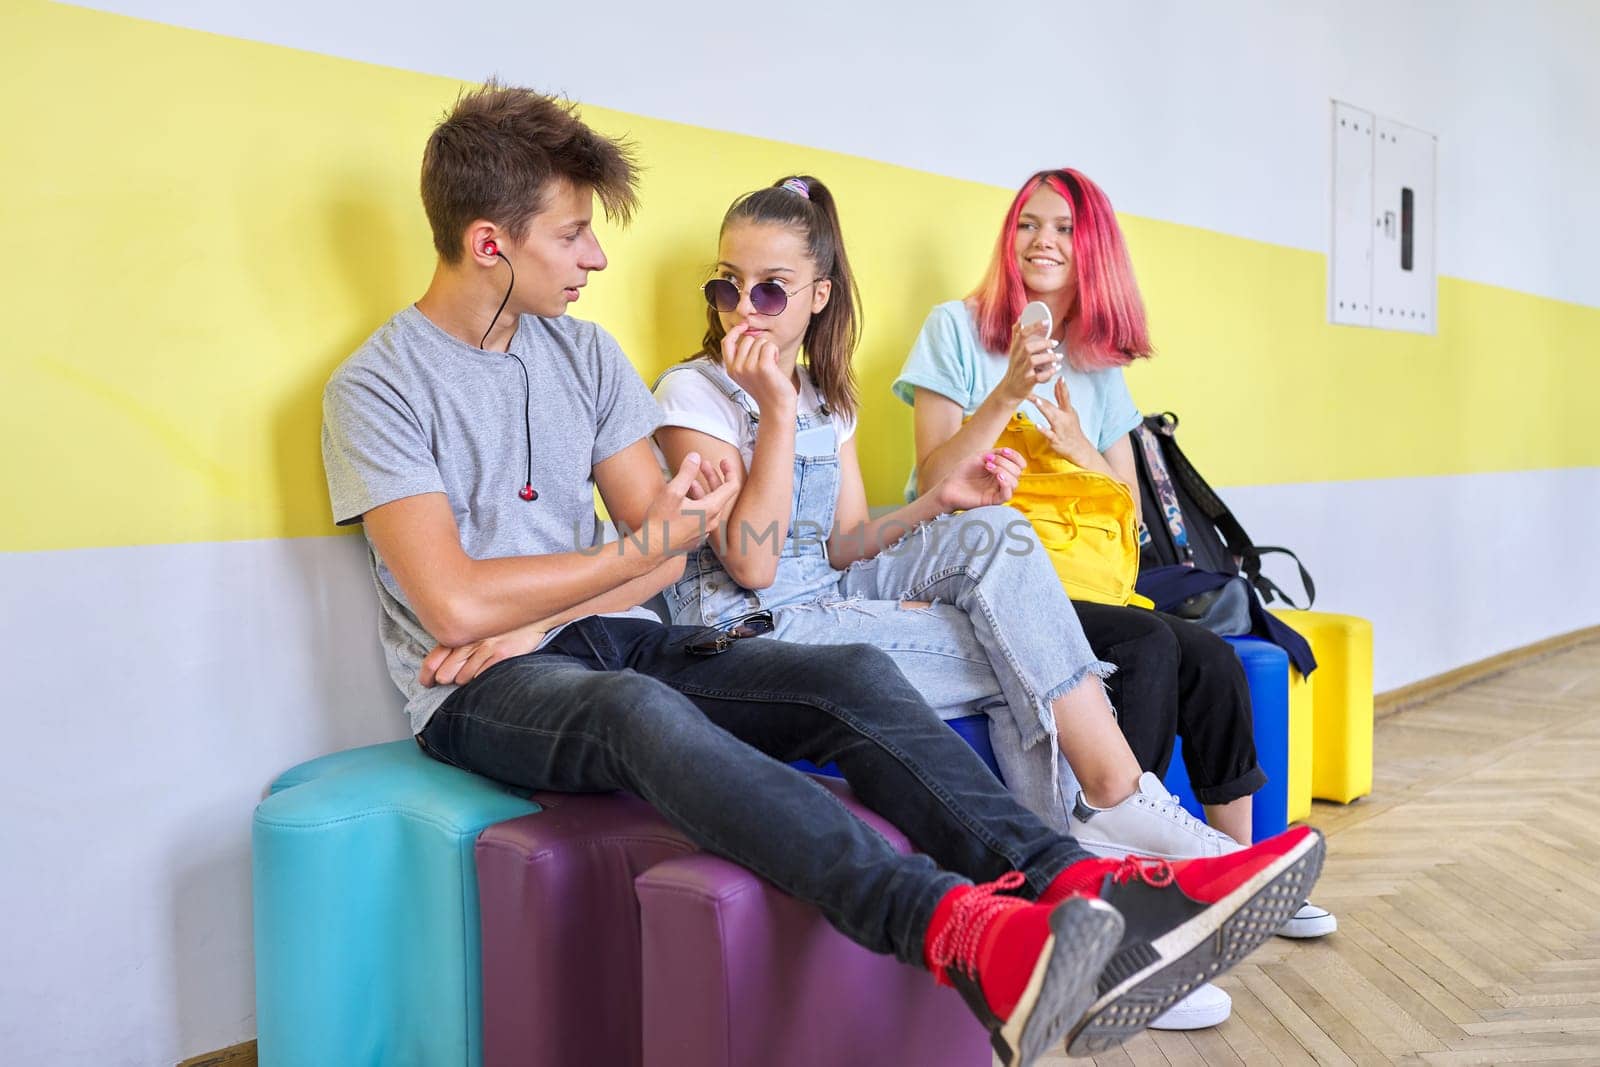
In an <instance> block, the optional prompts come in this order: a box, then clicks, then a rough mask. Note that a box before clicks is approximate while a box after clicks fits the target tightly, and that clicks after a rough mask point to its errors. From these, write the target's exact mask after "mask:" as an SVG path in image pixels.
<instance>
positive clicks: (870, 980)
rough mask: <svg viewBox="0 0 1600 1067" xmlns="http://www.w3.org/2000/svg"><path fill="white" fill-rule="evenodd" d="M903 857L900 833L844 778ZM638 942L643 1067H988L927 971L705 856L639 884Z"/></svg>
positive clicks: (984, 1042) (982, 1039) (983, 1037)
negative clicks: (867, 945)
mask: <svg viewBox="0 0 1600 1067" xmlns="http://www.w3.org/2000/svg"><path fill="white" fill-rule="evenodd" d="M824 784H826V785H827V786H828V787H829V788H832V789H834V791H835V792H837V793H838V794H839V796H840V799H841V800H843V801H844V803H845V805H846V806H847V807H848V808H850V810H851V811H853V812H855V813H856V815H858V816H860V817H861V818H862V819H864V820H865V821H866V822H868V823H869V824H870V825H872V826H873V828H875V829H876V830H877V831H878V832H879V833H881V834H883V836H884V837H885V838H886V839H887V840H888V841H889V843H890V844H892V845H893V846H894V847H895V848H897V849H899V850H900V851H902V852H909V851H911V846H910V844H909V843H908V842H907V841H906V839H905V836H904V835H903V834H901V833H900V832H899V831H898V830H896V829H895V828H894V827H892V826H890V825H889V824H888V823H887V822H885V821H884V820H883V819H882V818H881V817H879V816H878V815H876V814H874V813H872V812H870V811H868V810H867V809H865V808H863V807H862V806H861V805H860V804H858V803H856V801H855V800H854V799H853V798H852V797H851V795H850V792H849V790H848V789H847V788H846V787H845V786H844V785H843V784H842V783H838V782H826V783H824ZM635 888H636V890H637V893H638V898H639V912H640V926H641V932H642V935H643V946H644V954H643V977H642V988H643V995H644V1061H643V1064H644V1067H691V1065H692V1067H744V1065H747V1064H761V1065H762V1067H816V1065H818V1064H828V1065H829V1067H854V1065H858V1064H859V1065H862V1067H865V1065H867V1064H873V1065H878V1064H891V1063H892V1064H917V1065H918V1067H988V1065H989V1064H991V1063H992V1062H993V1055H992V1053H991V1052H990V1050H989V1040H988V1035H987V1034H986V1033H985V1032H984V1029H983V1027H982V1026H980V1025H979V1023H978V1021H977V1019H975V1018H974V1017H973V1015H972V1013H971V1012H970V1011H969V1010H968V1009H967V1007H966V1005H965V1004H963V1003H962V1002H961V998H960V996H959V995H957V993H956V992H955V991H954V990H952V989H949V988H947V987H943V986H938V985H935V984H934V982H933V979H932V978H931V977H930V976H929V975H928V974H927V973H926V972H925V971H924V970H923V969H922V968H920V967H908V966H906V965H905V964H903V963H899V962H897V961H896V960H894V959H893V958H892V957H889V956H880V955H878V954H876V953H873V952H868V951H867V950H866V949H864V948H861V947H860V946H859V945H856V944H855V943H854V942H852V941H850V940H849V939H847V938H846V937H845V936H844V935H843V934H841V933H839V932H838V931H837V930H835V929H834V928H833V927H832V926H831V925H829V924H828V921H827V920H826V919H824V918H823V917H822V915H821V914H820V913H819V912H818V911H817V910H816V908H814V907H812V906H810V905H808V904H804V903H801V902H800V901H798V900H796V899H795V898H794V897H791V896H789V895H788V894H786V893H783V892H780V891H779V890H777V889H774V888H773V887H772V886H771V885H770V884H768V883H767V882H765V881H763V880H762V879H760V878H758V877H757V876H756V875H754V874H751V873H750V872H749V871H746V870H745V869H744V868H742V867H739V866H737V865H735V864H733V863H730V862H728V861H726V860H723V859H719V858H717V857H715V856H711V855H708V854H706V853H695V854H694V855H689V856H681V857H678V858H676V859H670V860H666V861H665V862H663V863H659V864H657V865H656V866H654V867H652V868H651V869H650V870H648V871H646V872H645V873H644V874H642V875H641V876H640V877H639V878H638V880H637V881H636V883H635Z"/></svg>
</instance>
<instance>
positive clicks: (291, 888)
mask: <svg viewBox="0 0 1600 1067" xmlns="http://www.w3.org/2000/svg"><path fill="white" fill-rule="evenodd" d="M538 810H539V806H538V805H537V804H535V803H533V802H532V801H530V800H527V799H525V798H523V797H520V796H517V795H515V794H514V793H512V792H511V791H509V790H507V789H505V788H503V787H501V786H498V785H496V784H495V783H493V782H491V781H489V780H488V779H485V778H480V777H478V776H476V775H472V774H468V773H467V772H465V771H461V770H457V769H455V768H454V767H447V766H445V765H444V764H441V763H438V762H436V761H434V760H431V759H429V758H428V757H427V756H425V755H423V753H422V751H421V750H420V749H418V748H417V745H416V743H415V742H414V741H409V740H408V741H395V742H391V743H389V744H384V745H372V746H370V747H367V748H357V749H351V750H349V751H347V752H337V753H334V754H333V755H331V756H324V757H322V758H321V759H315V760H312V761H310V762H309V763H302V764H300V765H299V766H298V767H295V768H293V769H291V770H289V771H286V772H285V773H284V774H282V775H281V776H279V778H278V779H277V780H276V781H275V782H273V783H272V786H271V789H270V795H269V796H268V797H267V798H266V799H265V800H263V801H262V802H261V803H260V804H259V805H258V806H257V807H256V814H255V824H254V828H253V831H252V839H253V851H254V855H253V861H252V865H253V877H254V884H255V955H256V1026H257V1033H258V1038H257V1040H258V1046H257V1048H258V1052H259V1056H260V1062H261V1064H262V1065H263V1067H327V1065H330V1064H338V1065H340V1067H364V1065H373V1067H377V1065H382V1067H413V1065H414V1067H456V1065H463V1067H479V1065H480V1064H481V1063H482V1060H483V1041H482V1032H481V1031H482V1008H481V994H482V974H481V970H480V966H479V935H478V876H477V868H476V866H475V865H474V862H473V845H474V843H475V842H476V840H477V837H478V832H479V831H481V830H482V829H484V828H485V827H487V826H489V825H491V824H493V823H497V822H503V821H505V820H506V819H515V818H518V817H519V816H523V815H528V814H530V813H532V812H535V811H538Z"/></svg>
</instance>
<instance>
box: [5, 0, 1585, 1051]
mask: <svg viewBox="0 0 1600 1067" xmlns="http://www.w3.org/2000/svg"><path fill="white" fill-rule="evenodd" d="M92 6H98V7H101V8H103V9H105V10H109V11H119V12H124V13H128V14H133V15H137V16H140V17H145V18H152V19H157V20H160V21H167V22H172V23H176V24H179V25H185V26H191V27H195V28H199V29H205V30H211V31H215V32H219V33H226V34H232V35H238V36H244V37H249V38H254V39H258V40H262V41H267V42H273V43H277V44H283V45H288V46H292V47H296V48H303V49H310V50H313V51H319V52H326V53H330V54H334V55H339V56H346V57H350V58H354V59H361V60H367V61H372V62H378V63H383V64H389V65H393V66H400V67H405V68H410V69H415V70H422V71H429V72H434V73H441V74H448V75H454V76H458V77H460V78H463V79H472V80H475V79H478V78H481V77H482V76H484V75H485V74H487V73H489V72H496V71H497V72H499V73H500V74H501V75H503V76H504V77H506V78H507V79H509V80H514V81H520V82H525V83H529V84H534V85H538V86H541V87H545V88H551V89H560V90H565V91H566V92H568V93H569V94H571V95H573V96H575V97H577V98H580V99H582V100H585V101H588V102H592V103H595V104H600V105H606V106H610V107H615V108H618V109H623V110H627V111H633V112H636V113H642V114H647V115H651V116H656V117H663V118H669V119H676V120H680V121H684V122H690V123H696V124H699V125H705V126H712V127H717V128H722V129H729V130H740V131H746V132H750V133H754V134H760V135H762V136H765V137H771V138H778V139H784V140H789V141H794V142H800V143H805V144H810V145H816V146H820V147H826V148H832V149H839V150H843V151H848V152H854V153H857V154H860V155H865V156H870V157H874V158H878V159H884V160H888V161H891V162H895V163H901V164H905V165H908V166H913V167H918V168H922V169H926V170H930V171H935V172H940V173H944V174H950V175H957V176H961V177H967V178H973V179H978V180H983V181H988V182H992V183H995V184H997V185H1002V186H1011V185H1013V184H1015V183H1016V182H1017V180H1018V179H1019V178H1020V177H1021V176H1023V175H1024V174H1026V173H1027V172H1029V171H1031V170H1033V169H1034V168H1036V167H1037V166H1040V165H1046V164H1054V163H1071V164H1074V165H1078V166H1081V167H1082V168H1083V169H1084V170H1086V171H1087V172H1089V173H1091V174H1093V175H1095V176H1096V178H1097V179H1098V180H1100V181H1102V182H1103V184H1104V185H1105V186H1106V187H1107V188H1108V189H1110V190H1111V191H1112V193H1113V195H1114V196H1115V198H1116V200H1117V203H1118V206H1119V207H1120V208H1121V209H1122V210H1124V211H1126V212H1130V213H1133V214H1138V215H1144V216H1149V217H1154V218H1160V219H1167V220H1172V221H1175V222H1180V223H1186V224H1189V225H1194V226H1199V227H1205V228H1208V229H1213V230H1218V231H1222V232H1226V233H1231V234H1236V235H1241V236H1246V237H1251V238H1257V239H1260V240H1264V241H1270V242H1274V243H1278V244H1284V245H1290V246H1294V247H1299V248H1309V249H1317V250H1322V249H1324V248H1325V247H1326V240H1327V228H1328V203H1327V194H1326V189H1327V180H1328V179H1327V156H1328V141H1329V137H1328V132H1327V109H1328V99H1329V98H1330V97H1338V98H1341V99H1345V100H1349V101H1351V102H1353V103H1356V104H1359V105H1361V106H1363V107H1368V108H1372V109H1374V110H1376V111H1378V112H1379V113H1381V114H1384V115H1389V116H1393V117H1395V118H1398V119H1402V120H1404V121H1406V122H1408V123H1411V124H1414V125H1417V126H1420V127H1422V128H1425V129H1428V130H1431V131H1433V132H1435V133H1437V134H1439V135H1440V138H1441V152H1440V188H1441V195H1442V198H1443V201H1442V204H1441V214H1440V248H1439V251H1440V271H1441V273H1443V274H1446V275H1455V276H1458V277H1463V278H1468V279H1473V280H1477V281H1483V282H1489V283H1493V284H1496V285H1502V286H1507V287H1511V288H1515V289H1521V290H1527V291H1530V292H1533V293H1537V294H1541V295H1546V296H1552V297H1558V298H1562V299H1566V300H1571V301H1577V302H1581V303H1585V304H1590V305H1600V267H1597V266H1596V265H1595V257H1594V256H1593V255H1592V250H1593V249H1594V248H1596V247H1600V240H1597V239H1600V212H1597V211H1595V210H1594V208H1593V207H1592V205H1591V202H1590V201H1589V199H1588V195H1592V194H1589V187H1590V184H1591V182H1592V175H1593V174H1595V173H1597V172H1600V167H1597V165H1596V164H1600V146H1597V144H1596V140H1597V139H1596V138H1595V136H1594V131H1595V130H1596V128H1597V127H1600V74H1597V73H1595V71H1594V69H1593V68H1592V65H1591V62H1590V57H1592V56H1593V55H1595V54H1597V53H1600V14H1597V11H1600V8H1597V7H1596V6H1595V5H1589V4H1582V3H1540V4H1532V5H1510V4H1503V3H1500V2H1485V0H1467V2H1459V3H1458V2H1452V0H1431V2H1415V3H1409V4H1404V5H1391V4H1380V3H1376V2H1369V0H1347V2H1338V3H1336V2H1334V0H1320V2H1313V3H1304V4H1296V5H1286V4H1277V3H1268V2H1265V0H1262V2H1257V3H1243V2H1240V3H1209V4H1194V3H1182V2H1178V0H1172V2H1163V3H1156V2H1146V3H1136V4H1128V5H1106V4H1095V5H1089V4H1084V3H1063V4H1060V5H1056V6H1054V7H1052V8H1050V9H1049V10H1050V11H1052V12H1059V13H1058V14H1051V15H1046V14H1043V13H1042V12H1044V11H1045V10H1046V8H1044V7H1042V6H1040V5H1035V4H1026V5H1025V4H1020V3H1001V4H992V3H991V4H985V5H973V4H952V3H918V4H910V3H901V4H896V5H868V4H860V3H852V4H844V3H837V2H834V0H829V2H826V3H811V4H808V5H806V6H804V7H794V6H788V7H784V6H779V7H774V8H771V9H770V10H768V9H750V8H731V9H729V10H728V11H727V13H726V18H725V20H724V21H725V22H726V26H724V27H722V28H720V29H718V28H708V27H707V25H706V24H707V23H708V22H710V21H713V20H711V19H708V18H707V17H706V14H705V9H704V8H703V7H689V6H684V7H682V8H681V9H678V10H673V11H668V10H666V9H664V8H663V7H662V6H660V5H656V4H650V3H644V2H640V0H623V2H619V3H612V4H610V5H606V6H605V7H604V8H603V9H593V10H586V11H584V12H582V13H581V15H580V16H579V21H580V22H581V24H582V28H578V27H576V26H575V25H574V24H573V23H571V22H568V21H567V20H566V17H565V15H564V14H563V12H564V11H565V10H567V9H560V8H556V7H555V6H554V5H525V4H514V3H509V2H506V0H460V2H458V3H455V4H452V5H449V6H448V7H440V6H439V5H436V4H431V3H430V4H425V3H421V2H418V0H403V2H394V3H383V4H375V3H369V4H365V5H357V4H343V5H331V4H326V3H311V2H309V0H280V2H278V3H275V4H243V3H234V4H216V3H202V2H200V0H193V2H188V3H178V2H161V0H124V2H120V3H106V4H99V5H92ZM1396 9H1398V10H1396ZM979 14H982V15H983V16H985V17H984V18H983V19H982V20H981V21H980V20H979V18H978V15H979ZM769 19H770V20H772V21H771V22H769V21H768V20H769ZM771 25H776V26H777V27H778V29H777V30H772V29H769V28H768V27H769V26H771ZM811 27H822V30H821V31H813V30H812V29H811ZM846 31H847V32H846ZM819 48H820V51H819V50H818V49H819ZM808 49H810V51H808ZM840 72H848V74H847V75H841V73H840ZM73 76H92V74H91V73H90V72H77V73H76V74H74V75H73ZM199 88H200V87H197V90H198V89H199ZM440 103H441V106H442V105H443V104H444V103H445V101H441V102H440ZM420 147H421V146H420V145H419V146H418V148H419V151H420ZM913 221H915V220H913ZM922 221H923V224H927V225H934V224H936V220H922ZM1597 490H1600V476H1597V472H1596V471H1595V470H1593V469H1588V470H1578V471H1554V472H1537V471H1535V472H1523V473H1515V474H1506V475H1473V476H1467V477H1462V478H1432V479H1397V480H1393V481H1375V482H1362V483H1343V484H1336V485H1315V486H1267V487H1254V488H1250V489H1238V490H1232V491H1229V492H1228V493H1227V495H1228V497H1229V499H1230V500H1232V501H1233V502H1234V504H1235V506H1236V508H1237V510H1238V512H1239V515H1240V517H1241V518H1242V519H1243V521H1244V522H1245V524H1246V526H1247V527H1248V528H1249V529H1250V530H1251V531H1252V532H1253V533H1254V534H1255V535H1256V536H1257V537H1258V538H1259V539H1260V540H1262V541H1265V542H1275V541H1280V542H1286V543H1288V544H1290V545H1292V546H1294V547H1296V548H1297V549H1299V550H1300V551H1301V553H1302V555H1303V556H1304V557H1305V558H1306V559H1307V561H1308V562H1309V563H1311V564H1312V566H1313V568H1314V569H1315V571H1316V573H1317V577H1318V578H1319V579H1320V580H1321V581H1322V584H1323V586H1324V588H1325V589H1326V590H1327V596H1326V600H1325V604H1326V606H1328V607H1330V608H1333V609H1338V608H1340V607H1346V608H1349V609H1351V610H1357V611H1361V612H1363V613H1365V614H1369V615H1371V616H1373V618H1374V621H1375V624H1376V625H1377V628H1378V633H1379V642H1380V646H1379V648H1380V651H1379V662H1378V685H1379V687H1380V688H1386V687H1389V686H1393V685H1399V684H1402V683H1404V682H1406V681H1410V680H1412V679H1415V678H1417V677H1421V676H1424V675H1427V674H1431V673H1436V672H1438V671H1441V670H1445V669H1448V668H1450V667H1453V666H1456V665H1458V664H1459V663H1461V662H1464V661H1467V660H1471V659H1475V658H1479V657H1481V656H1483V655H1488V654H1492V653H1493V652H1496V651H1500V650H1502V649H1504V648H1508V647H1512V646H1515V645H1518V644H1523V643H1527V642H1529V641H1533V640H1537V639H1539V638H1541V637H1545V636H1549V635H1550V634H1553V633H1558V632H1562V631H1565V630H1571V629H1575V628H1578V627H1580V626H1586V625H1592V624H1594V623H1595V622H1596V621H1600V620H1597V618H1596V615H1595V612H1594V610H1593V608H1592V605H1594V604H1595V603H1597V602H1600V601H1597V597H1596V594H1597V593H1600V589H1597V588H1596V587H1595V586H1596V582H1597V577H1596V574H1597V571H1600V568H1593V567H1589V568H1583V567H1582V566H1581V564H1582V561H1583V560H1584V559H1586V558H1587V552H1586V551H1585V550H1584V549H1585V546H1584V545H1579V544H1578V543H1577V541H1578V539H1579V538H1580V537H1583V538H1584V541H1585V542H1587V540H1588V538H1587V537H1586V536H1585V534H1586V532H1587V531H1588V530H1590V529H1592V528H1593V526H1594V525H1595V521H1596V514H1595V510H1594V505H1593V503H1592V502H1593V501H1594V500H1596V499H1597ZM1489 500H1492V501H1493V502H1494V505H1493V507H1486V506H1485V501H1489ZM1407 583H1412V584H1410V585H1408V584H1407ZM1439 588H1445V589H1448V590H1449V591H1450V592H1449V594H1448V596H1446V597H1443V598H1440V597H1438V596H1432V597H1430V596H1428V595H1426V593H1425V590H1427V589H1434V590H1437V589H1439ZM1396 589H1400V590H1402V591H1404V590H1406V589H1415V590H1416V595H1414V596H1402V597H1395V596H1394V595H1393V593H1394V592H1395V590H1396ZM0 608H3V615H0V648H5V649H8V650H11V651H12V653H13V658H12V662H11V664H10V666H11V673H12V676H13V677H12V680H11V681H10V682H9V688H10V690H11V692H12V694H13V700H12V701H11V702H10V705H9V707H10V715H9V721H10V723H11V724H12V728H11V734H10V737H11V740H12V746H11V758H10V763H11V766H10V767H8V769H7V772H6V776H5V780H6V783H7V788H6V790H5V795H6V812H5V815H4V817H3V818H0V833H3V835H4V839H3V841H0V846H3V852H0V855H3V856H4V857H5V860H6V864H7V867H8V872H9V873H8V875H7V877H6V878H5V880H4V881H3V882H0V916H3V917H4V918H3V919H0V921H3V922H4V923H5V929H4V931H3V937H0V944H3V946H4V947H3V949H0V951H3V952H4V959H3V967H0V974H3V977H0V1057H3V1058H4V1059H5V1060H6V1061H7V1062H14V1063H51V1064H67V1065H70V1064H86V1065H87V1064H94V1065H97V1067H98V1065H102V1064H123V1063H126V1064H162V1063H171V1062H174V1061H175V1060H177V1059H179V1058H182V1057H183V1056H187V1055H193V1054H195V1053H198V1052H201V1051H205V1050H208V1049H213V1048H218V1047H222V1046H225V1045H228V1044H231V1043H233V1042H235V1041H239V1040H242V1039H245V1038H247V1037H249V1036H251V1035H252V1033H253V1031H254V1017H253V988H252V969H251V968H252V965H251V962H250V961H251V951H250V918H249V852H248V845H249V838H248V835H249V819H250V811H251V808H252V806H253V805H254V803H255V802H256V800H257V799H258V798H259V796H260V795H261V791H262V789H263V787H264V786H265V784H266V783H267V782H268V781H269V780H270V778H271V777H272V776H273V775H274V774H275V773H277V772H278V771H280V770H282V769H284V768H285V767H287V766H289V765H291V764H293V763H295V762H297V761H299V760H301V759H304V758H308V757H310V756H313V755H317V754H320V753H323V752H327V751H330V750H333V749H337V748H341V747H347V746H349V745H354V744H359V743H365V742H370V741H377V740H385V739H389V738H393V737H397V736H400V735H401V734H402V733H403V730H404V724H403V720H402V718H401V715H400V712H399V705H400V701H399V699H398V697H397V696H396V695H395V694H394V693H393V691H392V689H391V688H390V686H389V684H388V682H387V679H386V678H385V677H384V675H383V670H382V664H381V658H380V656H379V653H378V649H377V645H376V641H375V621H374V620H375V614H374V607H373V604H372V593H371V590H370V588H369V586H368V584H367V578H366V575H365V572H364V570H363V568H362V566H361V546H360V543H359V542H358V541H356V540H353V539H338V538H329V539H309V540H303V541H278V542H247V543H240V544H225V545H172V546H162V547H152V548H127V549H107V550H95V551H83V552H60V553H41V554H37V555H9V556H0Z"/></svg>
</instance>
